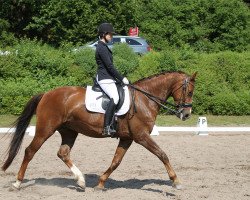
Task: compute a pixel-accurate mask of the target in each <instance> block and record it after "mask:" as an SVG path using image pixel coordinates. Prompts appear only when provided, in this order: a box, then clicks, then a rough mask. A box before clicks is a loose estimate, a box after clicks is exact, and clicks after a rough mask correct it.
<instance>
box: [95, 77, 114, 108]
mask: <svg viewBox="0 0 250 200" xmlns="http://www.w3.org/2000/svg"><path fill="white" fill-rule="evenodd" d="M97 82H98V84H99V85H100V86H101V88H102V90H103V91H104V92H105V93H106V94H107V95H108V96H109V97H110V98H112V99H113V100H114V104H116V105H117V104H118V102H119V94H118V90H117V87H116V85H115V82H114V80H112V79H104V80H101V81H98V79H97Z"/></svg>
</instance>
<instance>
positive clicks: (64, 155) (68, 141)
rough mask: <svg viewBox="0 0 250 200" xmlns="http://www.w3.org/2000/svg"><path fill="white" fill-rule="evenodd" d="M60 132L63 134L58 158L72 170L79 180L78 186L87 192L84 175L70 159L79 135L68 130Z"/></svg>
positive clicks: (60, 130) (64, 129) (63, 129)
mask: <svg viewBox="0 0 250 200" xmlns="http://www.w3.org/2000/svg"><path fill="white" fill-rule="evenodd" d="M58 131H59V133H60V134H61V137H62V143H61V146H60V148H59V151H58V152H57V156H58V157H59V158H60V159H61V160H62V161H63V162H64V163H65V164H66V165H67V166H68V168H70V170H71V171H72V173H73V174H74V176H75V178H76V180H77V184H78V185H79V186H80V187H81V188H82V190H83V191H85V187H86V185H85V179H84V177H83V174H82V172H81V171H80V170H79V169H78V168H77V167H76V166H75V165H74V163H73V162H72V160H71V159H70V151H71V149H72V147H73V145H74V143H75V140H76V138H77V136H78V133H77V132H75V131H73V130H70V129H67V128H62V129H59V130H58Z"/></svg>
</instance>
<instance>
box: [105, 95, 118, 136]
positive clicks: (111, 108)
mask: <svg viewBox="0 0 250 200" xmlns="http://www.w3.org/2000/svg"><path fill="white" fill-rule="evenodd" d="M115 107H116V105H115V103H114V100H113V99H112V98H111V99H110V102H109V104H108V108H107V110H106V112H105V116H104V130H103V135H104V136H113V134H114V133H115V132H116V131H115V130H114V129H113V128H112V127H111V123H112V118H113V116H114V114H115Z"/></svg>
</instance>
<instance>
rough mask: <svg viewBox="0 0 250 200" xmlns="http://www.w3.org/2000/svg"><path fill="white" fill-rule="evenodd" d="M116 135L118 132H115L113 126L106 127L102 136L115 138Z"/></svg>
mask: <svg viewBox="0 0 250 200" xmlns="http://www.w3.org/2000/svg"><path fill="white" fill-rule="evenodd" d="M115 133H116V130H114V129H113V128H112V127H111V126H106V127H104V129H103V132H102V135H103V136H113V135H114V134H115Z"/></svg>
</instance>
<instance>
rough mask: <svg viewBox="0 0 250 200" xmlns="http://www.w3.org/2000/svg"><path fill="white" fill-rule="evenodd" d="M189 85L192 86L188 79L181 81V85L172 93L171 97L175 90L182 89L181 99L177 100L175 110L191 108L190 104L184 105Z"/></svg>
mask: <svg viewBox="0 0 250 200" xmlns="http://www.w3.org/2000/svg"><path fill="white" fill-rule="evenodd" d="M189 84H191V85H193V84H192V83H191V82H190V79H189V78H186V79H185V80H184V81H183V84H182V85H181V86H180V87H178V88H177V89H175V90H174V91H173V92H172V96H173V95H174V93H175V92H176V91H177V90H179V89H182V93H181V98H180V99H179V101H178V104H177V105H176V107H177V108H181V109H184V108H192V103H186V96H187V91H188V88H189Z"/></svg>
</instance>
